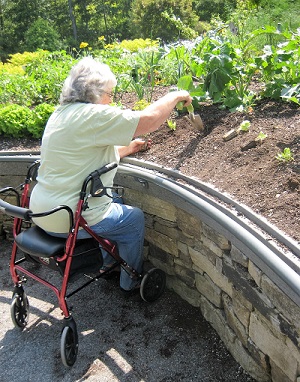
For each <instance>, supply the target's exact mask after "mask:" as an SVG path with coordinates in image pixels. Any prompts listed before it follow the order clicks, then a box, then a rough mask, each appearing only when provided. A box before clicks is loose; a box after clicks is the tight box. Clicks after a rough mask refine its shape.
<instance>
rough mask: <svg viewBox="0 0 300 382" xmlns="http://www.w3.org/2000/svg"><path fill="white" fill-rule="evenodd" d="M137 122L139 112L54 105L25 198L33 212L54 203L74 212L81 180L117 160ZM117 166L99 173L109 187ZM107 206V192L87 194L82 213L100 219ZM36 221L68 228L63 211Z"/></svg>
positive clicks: (52, 228) (92, 220) (53, 228)
mask: <svg viewBox="0 0 300 382" xmlns="http://www.w3.org/2000/svg"><path fill="white" fill-rule="evenodd" d="M138 122H139V114H138V113H136V112H134V111H131V110H121V109H120V108H117V107H112V106H108V105H99V104H97V105H96V104H90V103H74V104H68V105H63V106H60V107H58V108H57V109H56V110H55V112H54V113H53V114H52V115H51V117H50V118H49V121H48V123H47V126H46V128H45V131H44V135H43V139H42V145H41V165H40V168H39V171H38V178H37V180H38V183H37V184H36V186H35V187H34V189H33V191H32V194H31V197H30V209H31V210H32V211H33V212H35V213H37V212H43V211H46V210H49V209H51V208H54V207H56V206H58V205H62V204H64V205H68V206H70V207H71V208H72V210H73V211H75V209H76V205H77V202H78V199H79V193H80V190H81V186H82V183H83V181H84V179H85V178H86V177H87V176H88V175H89V174H90V173H91V172H92V171H94V170H96V169H99V168H100V167H102V166H104V165H105V164H107V163H111V162H117V163H118V162H119V160H120V157H119V153H118V150H117V146H127V145H129V143H130V141H131V139H132V138H133V135H134V132H135V130H136V128H137V125H138ZM115 173H116V169H114V170H112V171H109V172H108V173H106V174H104V175H103V176H102V177H101V180H102V182H103V184H104V185H105V186H107V187H108V186H112V185H113V179H114V176H115ZM110 205H111V198H108V197H106V196H103V197H98V198H89V208H88V209H87V210H86V211H84V212H83V216H84V217H85V219H86V220H87V222H88V223H89V224H90V225H93V224H96V223H97V222H99V221H101V220H102V218H103V216H104V215H105V213H107V211H108V209H109V207H110ZM34 221H35V223H36V224H37V225H39V226H40V227H41V228H43V229H44V230H46V231H50V232H56V233H65V232H68V231H69V220H68V214H67V212H66V211H60V212H58V213H55V214H52V215H50V216H47V217H43V218H36V219H35V220H34Z"/></svg>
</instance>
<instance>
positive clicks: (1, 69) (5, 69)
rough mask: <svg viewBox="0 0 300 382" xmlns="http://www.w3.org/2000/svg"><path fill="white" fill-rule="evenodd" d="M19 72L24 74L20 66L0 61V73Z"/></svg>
mask: <svg viewBox="0 0 300 382" xmlns="http://www.w3.org/2000/svg"><path fill="white" fill-rule="evenodd" d="M4 73H5V74H19V75H21V76H23V75H24V74H25V71H24V69H23V68H22V66H15V65H13V64H10V63H6V64H3V63H2V62H1V63H0V74H4Z"/></svg>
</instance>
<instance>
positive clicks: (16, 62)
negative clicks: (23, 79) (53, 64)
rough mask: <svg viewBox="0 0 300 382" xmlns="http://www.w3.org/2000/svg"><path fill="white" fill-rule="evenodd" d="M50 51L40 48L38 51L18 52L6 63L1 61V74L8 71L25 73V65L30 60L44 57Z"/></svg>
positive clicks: (9, 72) (10, 72)
mask: <svg viewBox="0 0 300 382" xmlns="http://www.w3.org/2000/svg"><path fill="white" fill-rule="evenodd" d="M48 53H49V52H48V51H46V50H38V51H36V52H24V53H16V54H12V55H10V58H9V59H8V60H7V62H6V63H5V64H3V63H1V65H0V74H1V73H8V74H20V75H24V74H25V70H24V66H25V65H26V64H29V63H30V62H32V61H34V60H36V59H38V58H42V57H43V56H45V55H46V54H48Z"/></svg>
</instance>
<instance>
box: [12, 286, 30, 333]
mask: <svg viewBox="0 0 300 382" xmlns="http://www.w3.org/2000/svg"><path fill="white" fill-rule="evenodd" d="M10 316H11V319H12V322H13V324H14V326H15V327H16V328H19V329H21V330H23V329H24V328H25V326H26V325H27V324H28V320H29V301H28V298H27V296H26V293H25V292H24V291H23V292H22V293H14V294H13V298H12V302H11V305H10Z"/></svg>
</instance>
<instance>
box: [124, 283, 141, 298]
mask: <svg viewBox="0 0 300 382" xmlns="http://www.w3.org/2000/svg"><path fill="white" fill-rule="evenodd" d="M140 288H141V285H140V284H138V285H136V286H135V287H133V288H132V289H129V290H127V289H123V288H121V287H120V289H121V292H122V294H123V296H124V297H126V298H130V297H132V296H136V295H139V294H140Z"/></svg>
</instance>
